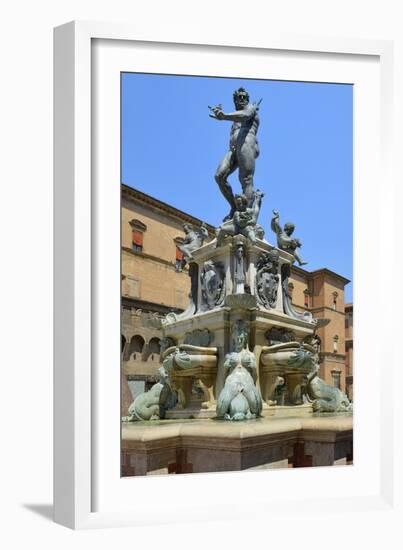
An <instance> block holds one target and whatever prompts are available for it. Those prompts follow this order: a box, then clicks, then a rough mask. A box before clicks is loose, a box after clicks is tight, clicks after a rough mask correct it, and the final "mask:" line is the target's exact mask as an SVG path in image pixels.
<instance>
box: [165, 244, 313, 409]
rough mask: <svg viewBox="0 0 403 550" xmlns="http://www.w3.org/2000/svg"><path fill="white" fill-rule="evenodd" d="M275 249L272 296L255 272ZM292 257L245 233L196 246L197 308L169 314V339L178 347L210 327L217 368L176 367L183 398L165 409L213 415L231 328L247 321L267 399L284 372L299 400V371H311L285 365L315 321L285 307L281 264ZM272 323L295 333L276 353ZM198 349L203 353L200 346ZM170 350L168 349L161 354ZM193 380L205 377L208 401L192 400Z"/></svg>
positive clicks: (294, 397) (292, 395) (291, 399)
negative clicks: (219, 242)
mask: <svg viewBox="0 0 403 550" xmlns="http://www.w3.org/2000/svg"><path fill="white" fill-rule="evenodd" d="M273 251H276V258H277V260H278V264H276V265H277V273H274V274H271V275H273V277H272V279H270V281H271V282H272V283H273V281H274V283H275V286H274V287H273V285H272V286H271V287H270V289H271V290H270V293H271V294H270V295H269V298H272V300H271V301H270V300H269V299H267V295H263V294H262V292H264V288H263V289H262V287H261V286H260V287H259V285H258V283H257V280H259V281H261V280H262V278H261V277H260V278H259V277H258V279H257V273H258V272H259V269H262V268H261V262H262V260H261V258H262V255H263V256H264V255H265V254H266V255H267V254H268V253H270V252H273ZM259 262H260V263H259ZM291 262H292V257H291V256H290V254H288V253H287V252H284V251H282V250H278V249H276V248H275V247H273V246H271V245H270V244H268V243H267V242H265V241H258V242H257V243H256V244H252V243H251V242H250V241H249V240H248V239H247V238H245V237H243V236H242V235H237V236H236V237H228V238H227V239H226V240H225V242H224V244H223V245H222V246H220V247H218V248H217V247H216V241H215V240H214V241H212V242H211V243H208V244H206V245H204V246H202V247H201V248H199V249H198V250H196V251H194V252H193V261H192V277H193V282H192V288H193V297H192V300H191V301H192V303H193V304H197V308H195V307H192V308H190V309H188V310H187V311H185V312H184V313H183V314H181V315H179V316H168V317H167V320H166V322H165V323H164V325H163V331H164V336H165V337H166V338H169V339H170V342H171V344H172V345H173V346H179V347H180V348H182V346H183V345H184V344H185V343H186V342H189V341H193V340H192V339H193V337H194V335H196V336H197V335H200V334H204V335H205V334H207V333H208V334H209V342H210V343H209V345H210V346H214V347H215V348H216V349H217V363H216V371H214V369H213V370H212V369H211V368H210V367H207V365H206V364H205V363H203V362H202V363H201V367H200V368H199V369H198V370H197V371H194V370H181V371H179V370H175V371H173V372H172V375H171V378H172V379H173V380H174V381H175V384H176V386H177V389H178V391H179V392H180V395H181V396H182V399H180V404H179V405H178V406H177V407H176V409H175V411H173V412H172V411H171V412H168V413H167V418H169V417H171V418H172V417H174V418H185V417H186V413H188V415H187V418H198V417H200V415H201V414H202V412H203V411H206V410H209V413H208V414H207V415H206V413H205V412H204V413H203V414H202V416H213V414H212V413H213V411H214V409H215V400H216V398H217V396H218V395H219V394H220V392H221V390H222V388H223V386H224V383H225V378H226V372H225V369H224V361H225V357H226V355H227V354H228V353H230V352H232V351H233V350H234V347H233V346H234V342H233V331H234V327H235V325H236V324H237V323H239V322H242V323H244V325H245V327H246V330H247V332H248V348H249V350H250V351H252V352H253V353H254V355H255V359H256V365H257V382H256V384H257V386H258V387H260V389H261V393H262V396H263V400H264V401H265V402H266V403H267V404H272V401H273V400H274V389H275V386H276V380H277V377H278V376H283V377H285V382H286V386H287V390H288V396H289V401H288V403H287V404H296V405H299V404H301V402H302V401H301V399H300V398H299V399H298V396H297V394H298V392H299V394H300V391H299V389H298V388H299V386H300V385H301V381H302V378H301V377H302V376H303V375H304V374H306V372H308V371H307V370H306V369H299V368H297V369H295V368H294V369H292V368H290V367H287V361H288V359H289V358H290V356H291V355H292V354H293V353H295V352H296V351H297V350H298V348H299V346H300V344H301V342H302V341H304V340H305V339H306V338H309V337H310V336H311V335H312V334H313V333H314V329H315V324H314V322H312V321H309V320H308V318H293V317H291V316H290V315H287V314H285V313H284V308H283V291H282V285H281V270H282V266H283V265H291ZM259 266H260V267H259ZM270 281H269V282H270ZM274 298H275V299H274ZM269 303H271V305H272V307H270V306H269V305H268V304H269ZM272 329H275V330H276V331H277V333H279V334H280V335H282V337H285V338H286V339H288V340H290V339H292V342H291V343H289V345H288V347H287V346H286V349H284V350H282V351H279V352H278V353H277V354H271V351H270V347H269V344H270V343H271V342H270V331H271V330H272ZM196 340H197V338H196ZM308 347H309V346H308ZM200 350H201V351H200V353H201V354H203V351H202V348H200ZM309 351H312V350H309ZM167 354H168V351H166V352H165V353H164V355H163V357H166V356H167ZM280 356H284V357H282V358H281V357H280ZM195 381H201V383H202V384H203V385H204V386H205V387H206V392H207V393H206V399H205V402H204V405H201V404H200V405H199V406H197V405H196V406H195V403H193V404H192V405H191V403H190V401H191V391H192V384H194V383H195ZM207 394H208V395H207Z"/></svg>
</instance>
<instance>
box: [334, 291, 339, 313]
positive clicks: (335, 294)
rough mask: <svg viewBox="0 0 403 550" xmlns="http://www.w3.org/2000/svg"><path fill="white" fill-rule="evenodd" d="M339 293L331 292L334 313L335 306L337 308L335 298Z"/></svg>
mask: <svg viewBox="0 0 403 550" xmlns="http://www.w3.org/2000/svg"><path fill="white" fill-rule="evenodd" d="M338 295H339V293H338V292H333V310H334V311H336V306H337V297H338Z"/></svg>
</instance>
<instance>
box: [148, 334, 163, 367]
mask: <svg viewBox="0 0 403 550" xmlns="http://www.w3.org/2000/svg"><path fill="white" fill-rule="evenodd" d="M159 359H160V341H159V338H151V340H150V341H149V343H148V357H147V361H156V362H158V361H159Z"/></svg>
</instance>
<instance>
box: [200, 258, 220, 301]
mask: <svg viewBox="0 0 403 550" xmlns="http://www.w3.org/2000/svg"><path fill="white" fill-rule="evenodd" d="M200 284H201V293H202V302H203V306H202V308H203V309H213V308H214V307H217V306H219V305H220V304H221V303H222V301H223V300H224V296H225V273H224V265H223V263H222V262H213V261H212V260H208V261H207V262H205V263H204V264H203V268H202V270H201V273H200Z"/></svg>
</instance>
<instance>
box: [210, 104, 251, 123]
mask: <svg viewBox="0 0 403 550" xmlns="http://www.w3.org/2000/svg"><path fill="white" fill-rule="evenodd" d="M212 112H213V113H214V116H213V117H212V118H216V119H217V120H231V121H232V122H245V121H247V120H249V119H251V118H253V117H254V116H255V115H256V106H255V105H251V104H249V105H248V106H247V107H246V108H245V109H242V110H240V111H234V112H232V113H224V112H223V111H222V110H221V109H220V108H219V107H214V108H213V109H212Z"/></svg>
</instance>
